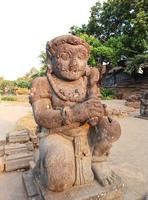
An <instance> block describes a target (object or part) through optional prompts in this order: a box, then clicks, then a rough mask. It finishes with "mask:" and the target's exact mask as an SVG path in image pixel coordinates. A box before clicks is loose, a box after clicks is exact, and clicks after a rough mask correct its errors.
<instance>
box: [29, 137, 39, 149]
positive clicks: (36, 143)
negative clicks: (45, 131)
mask: <svg viewBox="0 0 148 200" xmlns="http://www.w3.org/2000/svg"><path fill="white" fill-rule="evenodd" d="M30 139H31V141H32V143H33V145H34V146H35V147H36V146H38V145H39V140H38V137H37V135H35V134H34V135H33V134H30Z"/></svg>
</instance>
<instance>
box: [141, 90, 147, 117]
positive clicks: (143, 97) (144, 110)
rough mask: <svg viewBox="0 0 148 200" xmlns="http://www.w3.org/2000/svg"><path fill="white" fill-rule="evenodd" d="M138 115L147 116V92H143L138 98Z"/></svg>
mask: <svg viewBox="0 0 148 200" xmlns="http://www.w3.org/2000/svg"><path fill="white" fill-rule="evenodd" d="M140 115H141V116H142V117H147V118H148V92H146V91H145V92H143V93H142V95H141V99H140Z"/></svg>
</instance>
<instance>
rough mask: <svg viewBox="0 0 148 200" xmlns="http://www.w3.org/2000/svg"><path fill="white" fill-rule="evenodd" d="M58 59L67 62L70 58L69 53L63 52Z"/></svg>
mask: <svg viewBox="0 0 148 200" xmlns="http://www.w3.org/2000/svg"><path fill="white" fill-rule="evenodd" d="M60 58H62V59H63V60H68V59H69V58H70V55H69V53H66V52H63V53H61V54H60Z"/></svg>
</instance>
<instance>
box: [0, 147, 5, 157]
mask: <svg viewBox="0 0 148 200" xmlns="http://www.w3.org/2000/svg"><path fill="white" fill-rule="evenodd" d="M3 155H4V146H0V156H3Z"/></svg>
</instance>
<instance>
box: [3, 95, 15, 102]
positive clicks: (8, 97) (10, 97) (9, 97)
mask: <svg viewBox="0 0 148 200" xmlns="http://www.w3.org/2000/svg"><path fill="white" fill-rule="evenodd" d="M1 100H2V101H17V97H16V96H13V95H10V96H1Z"/></svg>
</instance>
